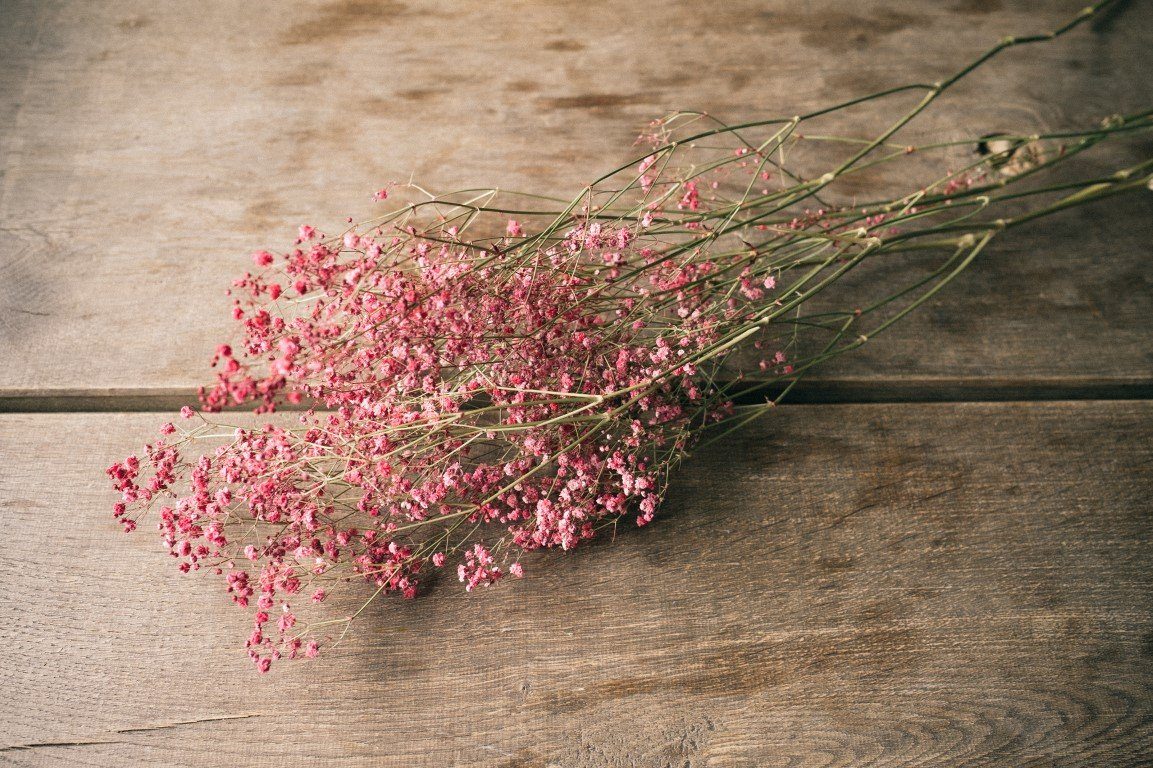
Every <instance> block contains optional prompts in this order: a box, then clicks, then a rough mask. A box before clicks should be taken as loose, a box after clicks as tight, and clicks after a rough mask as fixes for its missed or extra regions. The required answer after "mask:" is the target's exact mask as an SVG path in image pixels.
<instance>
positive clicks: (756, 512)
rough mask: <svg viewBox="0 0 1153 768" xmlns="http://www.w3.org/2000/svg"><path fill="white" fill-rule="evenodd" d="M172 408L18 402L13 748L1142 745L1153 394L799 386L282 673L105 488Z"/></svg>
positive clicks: (943, 754) (282, 750) (1141, 759)
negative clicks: (814, 395) (814, 400)
mask: <svg viewBox="0 0 1153 768" xmlns="http://www.w3.org/2000/svg"><path fill="white" fill-rule="evenodd" d="M158 418H159V417H158V416H155V415H151V414H136V415H96V414H74V415H5V416H0V455H3V456H4V457H5V459H6V461H5V468H4V471H3V472H2V473H0V516H2V519H3V521H4V523H5V528H6V535H5V536H4V537H2V538H0V648H3V655H2V656H0V658H2V659H3V660H2V661H0V690H2V691H3V692H4V695H3V696H2V697H0V764H7V765H16V766H54V765H70V766H71V765H119V766H143V765H165V766H168V765H204V766H208V765H213V766H216V765H237V766H246V765H270V764H276V765H287V764H301V763H304V764H312V763H317V764H319V763H323V764H325V765H349V766H353V765H396V766H423V765H428V766H444V765H475V766H492V767H494V768H495V767H496V766H503V767H509V768H511V767H512V766H566V768H567V767H568V766H598V767H603V766H626V765H627V766H667V765H675V766H690V767H695V766H705V765H709V766H775V765H781V766H784V765H792V766H809V765H813V766H816V765H822V766H825V765H861V764H884V765H891V766H906V765H909V766H911V765H948V766H975V765H989V764H998V765H1022V766H1025V765H1029V766H1032V765H1038V766H1039V765H1045V766H1090V765H1111V766H1127V765H1139V764H1147V761H1148V757H1149V755H1150V754H1151V753H1153V654H1151V652H1150V648H1151V645H1150V644H1151V640H1153V597H1151V595H1153V590H1151V587H1153V575H1151V574H1153V541H1151V539H1150V533H1149V532H1150V522H1151V517H1153V504H1151V502H1150V498H1151V497H1153V474H1151V473H1150V465H1151V462H1153V439H1151V438H1153V404H1151V403H1147V402H1144V403H1143V402H1130V403H1116V402H1113V403H1109V402H1102V403H1076V404H1068V403H1049V404H966V405H946V404H939V405H916V406H907V405H906V406H889V405H867V406H821V407H810V406H785V407H783V408H781V409H779V411H777V412H776V413H775V414H774V415H773V416H772V417H771V418H769V419H767V420H765V421H764V422H762V423H761V425H760V426H759V427H757V428H755V429H752V430H750V431H747V432H745V433H744V434H743V435H742V436H740V437H737V438H736V439H735V440H734V441H733V442H730V443H728V444H727V445H725V446H717V448H716V449H715V450H711V451H707V452H705V453H702V455H700V456H698V457H695V458H694V459H693V460H692V461H691V462H690V463H689V464H687V465H686V466H685V469H684V471H683V472H682V474H681V476H680V477H679V478H678V480H677V482H676V486H675V490H674V492H673V494H672V498H671V500H670V502H669V503H668V505H667V507H666V509H665V514H664V515H663V517H662V518H661V519H660V520H659V521H658V522H656V523H655V524H654V525H653V526H652V527H651V528H649V529H646V530H644V531H636V530H633V529H629V530H622V531H621V533H620V534H619V536H618V537H617V540H616V541H615V542H613V543H611V544H608V543H606V544H604V545H598V546H591V547H589V548H587V549H585V550H583V551H582V550H578V551H576V552H574V553H572V554H570V555H568V556H559V555H550V556H547V557H545V558H543V559H544V561H545V562H540V561H533V562H532V563H531V565H532V566H534V567H533V568H532V569H531V570H530V573H529V577H528V578H526V579H525V580H524V581H522V582H518V583H516V584H502V585H500V586H499V587H496V588H494V589H492V590H488V591H484V592H483V593H482V594H475V595H472V596H466V595H465V594H464V593H463V592H462V591H459V590H458V588H457V587H456V585H452V584H443V583H442V584H439V585H435V586H434V587H433V588H432V590H431V594H429V595H427V596H425V597H422V598H420V599H418V600H416V601H411V602H397V601H386V602H383V603H380V604H377V605H376V606H374V608H373V609H372V610H371V611H370V612H369V614H367V615H366V617H365V619H364V620H363V621H362V622H361V623H360V624H359V625H357V626H356V628H355V629H354V631H353V634H352V635H351V636H350V638H349V639H348V641H347V642H346V644H345V646H344V647H343V648H341V649H338V650H337V651H334V652H333V653H332V654H331V655H329V656H328V657H326V658H322V659H320V660H318V661H315V662H310V663H307V664H296V665H293V664H285V665H282V666H281V667H280V668H279V670H278V671H277V670H274V673H273V674H272V675H271V676H269V677H263V678H262V677H259V676H257V675H256V673H255V672H254V671H253V670H252V669H251V667H250V665H249V663H248V661H247V659H246V658H245V657H244V656H243V653H242V652H241V651H240V650H239V649H238V648H237V642H236V641H237V640H238V638H239V636H240V634H241V633H242V632H243V631H244V618H243V617H242V615H241V614H240V612H239V611H237V610H236V609H234V608H230V607H228V606H227V605H225V599H224V596H223V595H222V594H220V593H219V592H218V591H217V587H216V584H215V582H214V580H212V579H211V578H209V577H207V576H206V577H204V578H200V577H191V578H190V577H185V576H181V575H180V574H178V573H176V572H175V569H174V568H172V566H171V564H170V562H169V561H168V560H167V558H166V557H165V556H163V555H162V554H161V553H160V551H159V548H158V544H157V543H156V542H154V541H152V540H151V539H150V538H149V536H148V534H147V533H144V534H143V535H135V536H132V537H126V536H124V535H123V534H121V533H119V532H118V529H117V527H116V526H115V525H113V523H112V521H111V520H110V518H109V517H108V513H107V505H108V503H109V501H110V498H109V496H110V494H109V493H108V492H107V491H106V490H105V488H104V483H103V478H102V476H101V468H102V467H103V466H104V465H105V464H107V463H108V462H109V461H111V460H112V459H113V458H117V457H119V456H121V455H122V454H123V453H124V452H125V451H127V450H129V449H130V448H132V447H133V446H134V445H135V444H136V443H137V442H138V441H139V440H140V438H141V435H142V434H145V433H148V432H151V429H152V427H153V426H154V424H155V422H156V420H157V419H158Z"/></svg>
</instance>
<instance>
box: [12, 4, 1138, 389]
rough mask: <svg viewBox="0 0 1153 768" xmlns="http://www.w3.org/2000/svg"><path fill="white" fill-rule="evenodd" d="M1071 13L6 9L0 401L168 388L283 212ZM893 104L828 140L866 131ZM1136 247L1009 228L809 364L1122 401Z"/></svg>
mask: <svg viewBox="0 0 1153 768" xmlns="http://www.w3.org/2000/svg"><path fill="white" fill-rule="evenodd" d="M1081 5H1083V2H1082V0H1052V1H1051V2H1010V1H1009V0H981V1H980V2H974V1H973V0H949V1H948V2H915V1H914V0H890V1H889V2H877V1H875V0H867V1H862V2H854V3H852V4H851V5H846V4H845V3H843V2H839V1H838V0H819V1H814V2H807V3H803V4H798V3H795V2H787V0H771V1H769V2H753V1H752V0H739V1H738V2H726V3H719V4H718V3H715V4H712V5H710V6H709V7H708V9H707V11H705V10H704V9H702V7H701V6H700V5H699V4H697V3H692V2H687V0H681V1H678V2H665V0H661V1H660V2H656V1H655V0H654V1H651V2H630V3H622V2H613V3H610V2H604V0H592V1H591V2H582V3H578V4H571V3H534V2H513V3H475V4H465V3H452V2H448V1H447V0H444V1H443V2H435V3H423V2H422V3H416V2H410V3H405V2H400V1H399V0H381V1H380V2H376V1H374V0H316V1H310V2H300V3H292V4H278V5H277V8H276V11H275V13H271V12H269V10H268V9H267V8H265V7H263V6H260V5H259V4H241V5H238V4H236V3H230V2H224V1H223V0H212V1H210V2H202V3H196V4H188V3H184V2H179V1H178V0H162V1H153V0H149V1H148V2H144V1H143V0H106V1H105V2H99V3H92V2H83V3H80V2H66V1H64V0H47V1H44V0H35V1H33V0H6V1H5V2H3V3H2V4H0V16H2V19H3V23H0V64H2V66H0V359H3V360H4V362H5V365H3V366H0V400H3V401H4V402H5V403H9V404H10V405H11V406H12V407H20V403H21V402H22V401H29V400H32V401H37V402H38V403H39V405H37V404H36V403H33V404H32V405H31V406H28V407H33V408H35V407H53V406H52V404H53V403H71V404H72V406H73V407H76V406H77V404H78V403H81V402H84V401H85V398H95V399H96V400H98V401H100V402H104V403H111V404H112V405H113V407H115V405H116V404H120V405H128V406H132V405H133V404H136V405H137V406H138V405H139V404H140V403H153V404H156V403H160V402H164V403H165V404H167V400H165V399H164V398H166V397H168V395H167V394H166V393H171V392H175V393H177V395H176V396H177V397H179V398H180V399H187V393H188V392H190V391H192V389H193V388H194V386H195V385H197V384H199V383H202V380H203V379H204V377H205V375H206V368H205V360H206V359H207V358H208V356H209V355H210V354H211V350H212V348H213V347H214V345H215V343H217V341H218V339H219V338H221V337H222V336H224V335H226V334H227V333H228V329H227V325H228V322H227V320H226V314H227V312H226V310H227V300H226V299H225V298H224V296H223V295H222V289H223V287H224V284H225V282H226V280H227V277H228V276H230V275H233V274H235V273H237V272H238V271H242V270H244V269H245V268H246V267H247V266H248V260H247V254H248V253H250V252H251V251H252V250H253V249H255V248H257V247H265V246H268V247H278V246H284V245H285V244H286V243H287V240H288V236H289V234H290V233H291V232H292V231H294V228H295V226H296V225H297V224H298V223H300V222H301V221H303V220H310V221H313V222H315V223H318V224H322V225H326V224H327V225H335V224H336V223H338V222H340V221H341V220H342V217H343V216H344V215H346V214H349V215H353V216H357V217H364V216H366V215H368V214H369V212H370V211H371V210H372V209H371V205H370V203H369V200H368V196H369V194H370V193H371V191H372V190H375V189H377V188H378V187H379V186H380V185H381V183H382V182H383V181H386V180H389V179H400V180H405V179H408V178H409V177H410V175H411V176H413V177H415V178H417V179H419V180H421V181H423V182H424V183H426V184H427V185H429V186H430V187H432V188H435V189H441V190H444V189H455V188H459V187H464V186H477V185H481V186H490V185H491V186H501V187H506V188H518V189H528V190H533V191H541V190H545V191H551V192H559V193H561V194H568V193H571V192H574V191H575V190H577V189H579V187H580V186H581V185H582V184H583V183H584V182H585V181H587V180H588V179H589V178H590V176H592V175H594V174H596V173H599V172H601V171H602V170H604V169H606V168H609V167H612V166H614V165H616V164H617V163H618V162H620V161H622V160H623V159H627V158H628V157H629V156H630V155H631V154H633V153H634V152H635V150H634V149H633V148H632V146H631V145H632V140H633V138H634V136H635V135H636V133H637V132H638V131H639V130H640V129H641V128H642V127H643V126H644V124H645V123H646V122H647V121H648V120H649V119H651V118H653V117H656V116H660V115H661V114H663V113H665V112H667V111H668V110H671V109H676V108H697V109H704V110H708V111H710V112H712V113H714V114H717V115H720V116H724V117H727V118H730V119H748V118H751V117H757V116H765V115H769V114H794V113H798V112H802V111H804V110H806V109H809V108H812V107H814V106H818V105H820V106H823V105H826V104H829V103H832V102H835V101H837V100H839V99H842V98H846V97H850V96H858V95H862V94H864V93H867V92H870V91H873V90H876V89H879V88H882V87H887V86H891V85H895V84H898V83H903V82H908V81H909V80H911V79H926V78H934V77H941V76H944V75H946V74H947V73H950V72H952V71H953V70H954V69H955V68H956V67H957V66H958V65H959V64H961V63H962V62H965V61H966V60H968V59H969V58H970V57H972V56H973V55H975V54H976V53H978V52H979V51H982V50H984V49H985V48H987V47H988V45H989V44H990V43H991V42H992V41H993V40H995V39H997V38H999V37H1000V36H1003V35H1005V34H1009V33H1022V32H1032V31H1038V30H1046V29H1048V28H1050V27H1052V26H1054V25H1055V24H1056V23H1058V22H1059V21H1062V20H1064V19H1066V18H1068V17H1070V16H1071V15H1072V14H1073V13H1075V12H1076V11H1077V10H1078V9H1079V8H1080V7H1081ZM1151 41H1153V4H1151V3H1148V2H1131V3H1126V4H1124V7H1123V8H1122V9H1121V10H1120V11H1119V12H1118V13H1117V14H1115V15H1114V16H1113V17H1112V18H1110V19H1108V20H1106V21H1105V22H1104V23H1102V24H1099V25H1097V27H1096V28H1095V29H1094V30H1082V31H1080V32H1078V33H1077V34H1076V35H1075V36H1073V37H1070V38H1069V39H1067V40H1065V41H1063V42H1061V43H1059V44H1057V45H1054V46H1050V47H1041V48H1031V49H1028V50H1023V51H1015V52H1013V53H1011V54H1009V55H1007V56H1006V57H1005V58H1004V59H1003V60H1001V61H1000V62H999V63H998V64H997V65H995V66H994V67H992V68H990V69H989V70H987V71H983V72H981V73H980V74H978V75H977V76H975V78H974V79H973V81H972V82H971V83H968V84H965V85H964V86H963V87H961V88H960V89H959V90H958V91H957V92H956V93H954V94H953V95H951V96H950V97H949V98H948V99H946V100H945V101H944V102H942V104H941V109H940V110H939V111H937V112H935V113H934V116H933V117H931V118H930V119H928V121H927V122H926V123H925V124H924V130H925V131H926V132H927V133H933V134H935V135H937V136H939V137H947V138H956V137H960V136H963V135H980V134H982V133H985V132H989V131H998V130H1044V129H1049V128H1056V127H1062V126H1067V125H1070V124H1077V123H1084V122H1086V121H1089V120H1096V119H1098V118H1100V117H1101V116H1103V115H1106V114H1109V113H1112V112H1115V111H1123V110H1134V109H1138V108H1144V107H1147V106H1148V104H1149V103H1151V102H1153V78H1150V77H1149V75H1148V55H1147V52H1148V50H1149V45H1150V42H1151ZM889 110H890V108H889V107H884V108H879V109H874V110H872V111H871V112H868V113H867V114H864V115H855V116H853V117H852V118H851V119H845V120H842V121H841V122H840V123H837V124H834V125H830V126H829V129H830V130H839V131H843V132H850V133H863V132H867V131H869V130H871V129H875V128H876V127H877V126H878V125H880V124H881V123H882V121H885V120H887V119H890V118H891V117H892V113H891V111H889ZM1149 151H1150V146H1149V144H1148V142H1145V143H1143V144H1136V145H1130V146H1128V148H1127V149H1125V150H1119V151H1118V152H1115V153H1113V155H1111V156H1109V157H1107V158H1105V159H1103V160H1102V161H1101V162H1102V167H1105V166H1107V165H1109V164H1110V163H1111V162H1117V163H1121V162H1124V161H1125V160H1131V159H1132V158H1134V157H1145V156H1147V155H1148V153H1149ZM1151 235H1153V199H1150V198H1148V196H1146V197H1145V198H1136V199H1130V200H1125V201H1118V202H1116V203H1113V204H1110V205H1108V206H1099V207H1095V208H1093V209H1089V210H1085V211H1080V212H1078V213H1074V214H1070V215H1067V216H1063V217H1061V218H1059V219H1055V220H1052V221H1051V222H1046V223H1044V224H1038V225H1037V226H1034V227H1031V228H1030V229H1028V230H1022V231H1020V232H1015V233H1013V235H1012V236H1011V237H1010V238H1006V239H1005V240H1004V242H1002V243H1000V244H998V245H997V246H996V247H995V248H992V249H990V250H989V251H988V252H987V253H986V254H985V256H984V257H983V259H982V262H980V263H978V265H977V266H976V268H975V269H974V270H973V272H972V273H971V275H970V276H967V277H966V278H965V280H964V281H963V283H962V284H961V285H959V286H957V288H956V289H954V290H951V291H949V292H948V293H947V294H946V295H944V296H942V297H941V300H940V301H937V302H936V303H935V304H934V305H933V306H932V308H931V309H928V310H927V311H926V312H924V313H923V314H922V316H921V322H919V323H917V324H916V327H913V326H912V325H911V324H910V325H906V326H905V327H901V328H898V329H896V330H894V331H893V332H892V334H891V335H889V336H888V337H886V338H885V339H884V340H883V341H882V340H879V341H878V344H876V345H875V346H870V347H868V348H866V349H864V350H862V351H861V352H859V353H858V354H856V355H854V356H852V357H851V358H849V359H846V361H845V362H844V363H838V364H837V365H835V366H832V367H830V368H829V369H827V370H826V371H825V372H823V373H821V374H820V376H822V377H823V380H824V381H825V382H826V383H827V386H828V387H831V388H832V390H836V389H837V387H838V386H842V388H843V389H848V390H852V389H853V388H858V389H860V388H862V387H863V388H865V389H869V390H870V391H872V392H884V391H886V387H888V386H889V385H891V384H892V383H894V382H898V381H901V382H906V383H908V382H916V383H917V386H918V387H919V391H921V392H925V391H931V390H932V389H933V388H934V387H941V388H949V387H953V388H961V389H964V388H965V387H967V386H977V387H980V386H981V385H982V384H984V385H986V389H997V388H998V387H999V384H996V383H993V384H989V382H991V381H992V382H999V381H1007V382H1009V385H1008V386H1009V387H1010V388H1012V386H1014V384H1013V383H1014V382H1019V383H1021V382H1023V383H1024V385H1027V386H1032V387H1035V388H1044V387H1057V388H1058V389H1059V390H1060V391H1075V390H1076V388H1077V387H1078V386H1081V385H1084V386H1090V385H1091V384H1092V383H1093V382H1099V381H1104V382H1105V383H1106V386H1116V387H1120V388H1121V389H1122V390H1125V391H1129V390H1133V389H1135V388H1136V389H1140V388H1142V387H1148V385H1149V384H1150V382H1153V356H1151V352H1150V347H1149V344H1148V339H1149V336H1150V332H1151V331H1153V325H1151V323H1153V320H1151V319H1150V318H1153V291H1151V290H1150V286H1151V283H1153V266H1151V264H1153V261H1151V260H1150V259H1149V258H1148V254H1149V248H1148V243H1149V242H1150V237H1151ZM903 270H904V267H902V266H901V265H894V266H893V267H891V268H888V272H886V270H884V269H882V270H881V271H880V272H877V273H871V274H870V275H868V276H864V277H862V278H861V280H862V281H863V282H864V283H866V284H872V285H874V286H885V285H888V284H891V283H892V282H893V280H895V279H898V278H899V277H901V276H902V275H903V274H904V272H903ZM905 276H907V275H905ZM838 383H840V384H838ZM1062 387H1065V389H1061V388H1062ZM1126 388H1128V389H1126ZM116 393H122V394H116ZM53 398H55V399H53ZM102 398H103V399H102ZM9 401H11V402H9Z"/></svg>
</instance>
